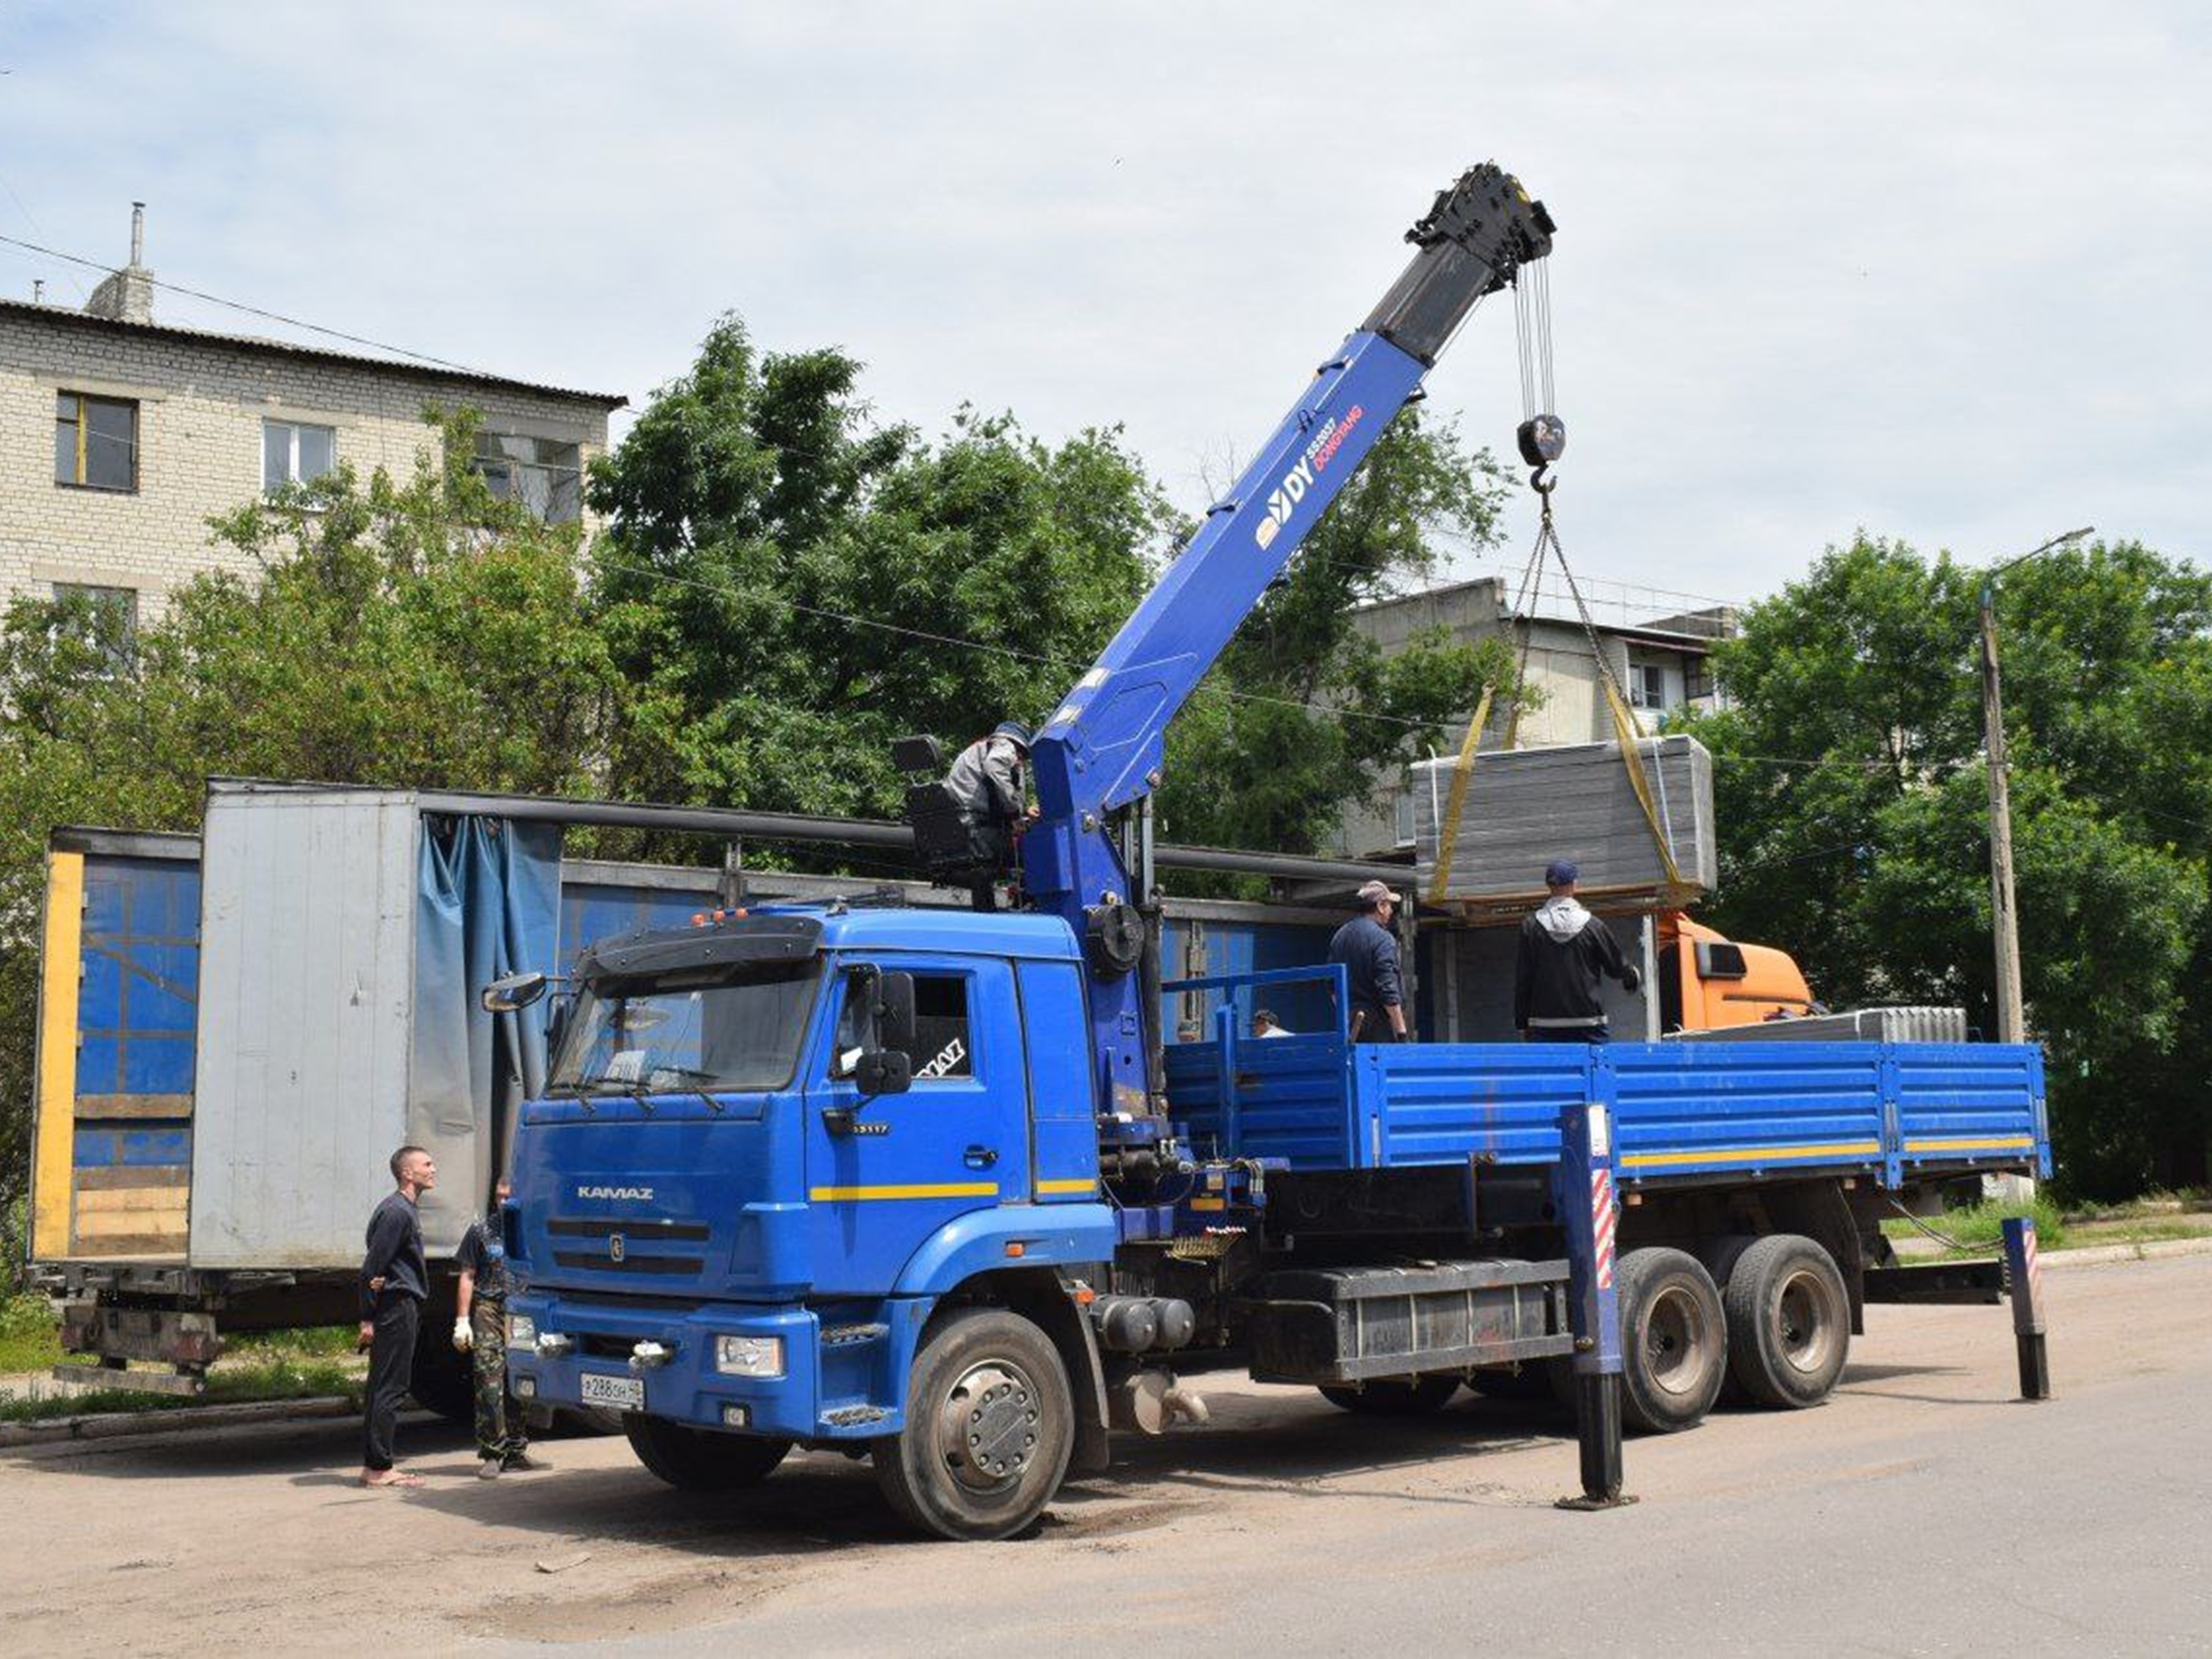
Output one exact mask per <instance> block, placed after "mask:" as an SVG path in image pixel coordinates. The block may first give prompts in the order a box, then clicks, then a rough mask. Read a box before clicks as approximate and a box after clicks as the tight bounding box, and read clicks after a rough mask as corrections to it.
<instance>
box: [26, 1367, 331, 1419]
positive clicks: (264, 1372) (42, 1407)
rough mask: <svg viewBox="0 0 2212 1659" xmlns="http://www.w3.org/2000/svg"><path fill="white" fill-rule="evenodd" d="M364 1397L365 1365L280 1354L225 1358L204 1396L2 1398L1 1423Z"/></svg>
mask: <svg viewBox="0 0 2212 1659" xmlns="http://www.w3.org/2000/svg"><path fill="white" fill-rule="evenodd" d="M125 1375H128V1373H125ZM331 1395H337V1396H340V1397H342V1398H343V1399H345V1400H347V1401H350V1402H351V1403H352V1404H353V1405H354V1406H355V1407H359V1406H360V1404H361V1395H362V1376H361V1372H360V1370H359V1369H358V1368H357V1367H356V1366H352V1365H347V1364H341V1363H339V1362H338V1361H336V1360H329V1359H309V1360H301V1359H296V1358H282V1357H276V1358H256V1359H253V1360H251V1361H248V1362H247V1363H246V1364H234V1362H232V1361H231V1360H229V1359H228V1358H225V1359H224V1360H222V1361H220V1362H218V1363H217V1364H216V1366H215V1368H214V1369H213V1370H210V1372H209V1373H208V1383H207V1392H206V1393H204V1394H199V1395H173V1394H144V1393H141V1392H140V1391H139V1390H137V1389H130V1388H114V1389H74V1390H71V1391H70V1392H69V1393H67V1394H52V1395H45V1396H44V1397H42V1398H40V1399H35V1400H5V1401H0V1423H41V1422H46V1421H49V1420H51V1419H54V1418H57V1417H82V1416H84V1415H85V1414H87V1413H92V1412H145V1411H190V1410H191V1408H192V1407H195V1406H219V1405H240V1404H245V1403H246V1402H249V1401H253V1402H258V1401H270V1400H316V1399H323V1398H325V1397H328V1396H331Z"/></svg>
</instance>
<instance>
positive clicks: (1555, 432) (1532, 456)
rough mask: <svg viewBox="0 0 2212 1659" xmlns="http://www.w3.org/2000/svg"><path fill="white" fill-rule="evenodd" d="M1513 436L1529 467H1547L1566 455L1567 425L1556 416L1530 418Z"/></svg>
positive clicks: (1522, 457)
mask: <svg viewBox="0 0 2212 1659" xmlns="http://www.w3.org/2000/svg"><path fill="white" fill-rule="evenodd" d="M1513 436H1514V441H1516V442H1517V443H1518V444H1519V445H1520V446H1521V459H1522V460H1524V461H1526V462H1528V465H1531V466H1549V465H1552V463H1553V462H1554V461H1556V460H1558V459H1559V457H1560V456H1562V455H1564V454H1565V453H1567V423H1566V422H1565V421H1563V420H1561V419H1560V418H1559V416H1556V415H1535V416H1530V417H1529V418H1528V419H1527V420H1525V421H1523V422H1521V427H1520V429H1519V430H1518V431H1516V433H1515V434H1514V435H1513Z"/></svg>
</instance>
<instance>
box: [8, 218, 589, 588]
mask: <svg viewBox="0 0 2212 1659" xmlns="http://www.w3.org/2000/svg"><path fill="white" fill-rule="evenodd" d="M159 286H160V285H159V284H158V283H156V282H155V279H154V277H153V274H152V272H151V271H149V270H147V269H146V268H145V266H144V264H143V225H142V222H141V221H140V220H139V219H138V218H137V216H135V215H134V218H133V223H132V232H131V263H130V264H127V265H125V267H124V268H122V269H121V270H118V271H115V272H114V273H112V275H110V276H108V277H107V278H106V279H105V280H104V281H102V282H101V283H100V285H99V286H98V287H97V288H96V289H94V291H93V294H92V295H91V298H90V300H89V301H88V303H87V304H86V305H85V306H84V307H83V308H82V309H78V308H76V307H69V306H62V305H51V304H41V303H33V302H27V301H12V300H0V605H5V604H6V603H8V602H9V601H10V600H13V599H16V598H18V597H21V596H23V595H32V596H36V597H39V598H51V597H52V596H53V595H55V594H56V593H57V592H70V591H80V590H89V591H90V592H92V593H93V595H94V597H95V598H96V599H100V601H102V602H104V603H106V604H109V605H113V606H115V607H116V608H117V609H118V610H119V611H122V612H123V613H124V614H125V619H126V621H128V622H131V623H134V624H135V623H136V621H137V620H138V619H139V618H141V617H150V616H152V615H154V614H155V613H158V611H160V609H161V606H162V605H163V603H164V602H165V600H166V599H167V595H168V594H169V593H170V592H173V590H174V589H176V588H177V587H179V586H182V585H183V584H184V583H185V582H187V581H189V580H191V578H192V577H193V576H195V575H197V574H199V573H200V572H202V571H206V570H215V569H222V568H232V569H236V570H239V571H240V574H248V575H250V574H252V570H251V568H248V567H249V563H250V562H247V561H245V560H243V559H242V558H241V556H240V555H239V554H237V553H236V552H235V551H234V550H228V549H225V548H223V547H221V546H219V545H217V544H216V542H215V541H214V539H213V538H212V537H211V536H210V532H209V530H208V520H210V518H211V517H213V516H215V515H216V514H219V513H226V512H228V511H231V510H233V509H234V508H236V507H239V506H240V505H241V504H243V503H245V502H246V501H250V500H252V498H253V496H254V495H256V493H257V492H260V491H264V490H266V489H270V488H272V487H274V486H276V485H278V484H282V483H289V482H293V481H297V480H303V479H309V478H313V477H317V476H319V474H321V473H324V472H326V471H330V470H331V469H332V468H334V467H336V466H337V465H340V464H341V463H350V464H351V465H353V466H354V467H355V468H356V471H359V472H361V473H362V475H364V476H366V475H367V474H368V473H369V472H371V471H374V470H375V469H376V468H378V467H383V468H386V470H388V471H391V472H392V473H393V474H394V475H395V476H404V475H405V474H406V473H408V472H410V471H412V469H413V467H414V465H415V462H416V456H417V454H418V453H421V452H423V451H425V450H426V449H427V448H428V446H429V444H430V442H431V441H432V435H431V432H430V429H429V428H428V427H427V426H426V425H425V424H424V421H423V410H424V408H425V406H426V405H427V404H436V405H439V406H441V407H444V408H449V409H450V408H459V407H460V406H462V405H468V406H471V407H473V408H475V409H477V410H479V411H481V413H482V415H483V429H482V431H481V433H480V434H479V435H478V438H477V460H476V465H477V467H478V469H479V471H482V473H483V476H484V477H486V478H487V479H488V480H489V481H490V482H491V483H492V484H493V486H494V488H495V489H498V490H499V491H501V493H502V494H504V495H509V496H511V497H513V498H514V499H516V500H519V501H524V502H526V503H527V504H528V505H529V506H530V507H532V508H533V509H534V510H536V511H537V512H538V513H541V514H542V515H543V516H544V517H545V518H546V519H547V520H549V521H552V522H568V521H573V520H578V519H580V518H582V517H584V516H585V515H586V508H585V506H584V502H583V490H582V480H583V472H584V469H585V467H586V466H587V465H589V463H590V461H591V459H592V457H593V456H595V455H598V454H599V453H603V452H604V451H605V447H606V443H607V420H608V417H609V416H610V415H611V413H612V412H613V411H614V410H617V409H619V408H621V407H622V406H623V403H624V401H625V400H624V399H623V398H620V397H617V396H614V395H611V394H608V393H600V392H575V391H569V390H565V389H563V388H561V387H558V386H542V385H538V384H536V383H533V382H531V381H527V380H508V379H505V378H502V377H499V376H495V375H488V374H472V373H467V372H463V371H459V370H452V369H445V368H436V367H434V366H431V365H428V364H416V363H409V362H394V361H391V360H387V359H385V358H381V357H374V356H365V355H356V354H352V353H348V352H343V351H331V350H326V349H322V348H319V347H312V346H301V345H295V344H292V343H289V342H286V341H281V340H272V339H261V338H257V337H252V336H247V335H234V334H223V333H216V332H212V331H207V330H204V329H197V328H180V327H176V326H173V325H167V324H162V323H159V322H156V321H155V319H154V309H155V298H156V296H157V294H158V292H159Z"/></svg>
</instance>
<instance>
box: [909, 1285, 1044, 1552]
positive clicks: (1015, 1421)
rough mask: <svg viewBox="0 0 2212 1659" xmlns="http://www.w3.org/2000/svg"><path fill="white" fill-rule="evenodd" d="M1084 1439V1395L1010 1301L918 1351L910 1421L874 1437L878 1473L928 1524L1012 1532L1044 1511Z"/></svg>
mask: <svg viewBox="0 0 2212 1659" xmlns="http://www.w3.org/2000/svg"><path fill="white" fill-rule="evenodd" d="M1074 1448H1075V1405H1074V1401H1073V1396H1072V1395H1071V1394H1070V1392H1069V1389H1068V1385H1067V1373H1066V1370H1065V1369H1064V1368H1063V1367H1062V1365H1061V1364H1060V1351H1059V1350H1058V1349H1057V1348H1055V1347H1054V1346H1053V1343H1052V1339H1051V1338H1050V1337H1048V1336H1047V1335H1046V1334H1044V1333H1043V1332H1042V1331H1041V1330H1039V1329H1038V1328H1036V1326H1035V1325H1033V1324H1031V1323H1030V1322H1029V1321H1028V1320H1026V1319H1024V1318H1023V1317H1022V1316H1020V1315H1018V1314H1013V1313H1009V1312H1007V1311H1006V1310H1004V1309H1002V1308H967V1309H963V1310H959V1311H958V1312H956V1313H954V1314H952V1315H951V1316H950V1317H948V1318H947V1319H945V1322H943V1323H942V1324H940V1325H939V1326H938V1327H937V1328H936V1329H935V1330H934V1331H933V1332H932V1333H931V1334H930V1336H929V1338H928V1339H927V1341H926V1342H925V1343H924V1344H923V1346H922V1350H921V1352H920V1353H919V1354H917V1355H915V1362H914V1369H913V1370H912V1371H911V1372H910V1373H909V1374H908V1377H907V1387H906V1431H905V1432H904V1433H902V1434H897V1435H892V1436H888V1437H885V1438H884V1439H881V1440H878V1441H877V1442H876V1443H875V1453H874V1455H875V1465H876V1484H877V1485H878V1486H881V1487H882V1488H883V1492H884V1498H886V1499H887V1500H889V1502H890V1506H891V1508H892V1509H894V1510H896V1511H897V1512H898V1515H899V1517H900V1519H902V1520H903V1521H904V1522H907V1524H908V1525H909V1526H911V1527H914V1528H916V1529H918V1530H920V1531H922V1532H928V1533H934V1534H937V1536H939V1538H951V1539H959V1540H966V1541H974V1540H985V1539H994V1538H1011V1537H1012V1536H1013V1535H1014V1534H1017V1533H1018V1532H1023V1531H1024V1530H1026V1529H1027V1528H1030V1527H1031V1526H1033V1525H1035V1524H1036V1520H1037V1518H1038V1516H1042V1514H1043V1513H1044V1508H1045V1505H1046V1504H1048V1503H1050V1502H1051V1501H1052V1498H1053V1494H1054V1493H1055V1492H1058V1491H1059V1490H1060V1480H1061V1479H1062V1478H1063V1477H1064V1476H1065V1475H1066V1473H1067V1460H1068V1457H1069V1455H1070V1454H1071V1453H1072V1452H1073V1450H1074Z"/></svg>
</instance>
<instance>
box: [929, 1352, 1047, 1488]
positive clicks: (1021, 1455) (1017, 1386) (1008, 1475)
mask: <svg viewBox="0 0 2212 1659" xmlns="http://www.w3.org/2000/svg"><path fill="white" fill-rule="evenodd" d="M1037 1432H1038V1408H1037V1391H1036V1386H1035V1385H1034V1384H1033V1383H1030V1379H1029V1377H1028V1376H1026V1375H1025V1374H1024V1372H1023V1370H1022V1369H1021V1368H1020V1367H1019V1366H1018V1365H1016V1364H1012V1363H1011V1362H1010V1361H1007V1360H1004V1359H989V1360H984V1361H982V1362H981V1363H980V1364H975V1365H974V1366H971V1367H970V1368H969V1370H967V1371H966V1372H965V1373H964V1374H963V1376H961V1378H960V1380H959V1381H958V1382H957V1383H954V1384H953V1385H952V1388H951V1391H950V1392H949V1393H948V1394H947V1395H945V1405H944V1407H943V1408H942V1410H940V1411H939V1413H938V1433H939V1443H940V1444H941V1445H942V1446H943V1448H944V1450H945V1468H948V1469H950V1470H951V1473H952V1477H953V1479H955V1480H957V1481H959V1482H960V1484H961V1485H962V1486H967V1487H969V1488H971V1489H972V1490H974V1491H977V1492H991V1491H995V1490H996V1489H998V1488H999V1487H1000V1486H1005V1485H1006V1484H1007V1483H1008V1482H1009V1481H1013V1480H1019V1479H1020V1478H1021V1475H1022V1472H1023V1470H1024V1469H1026V1468H1028V1467H1029V1462H1030V1457H1031V1456H1032V1455H1034V1454H1035V1453H1036V1445H1037Z"/></svg>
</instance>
